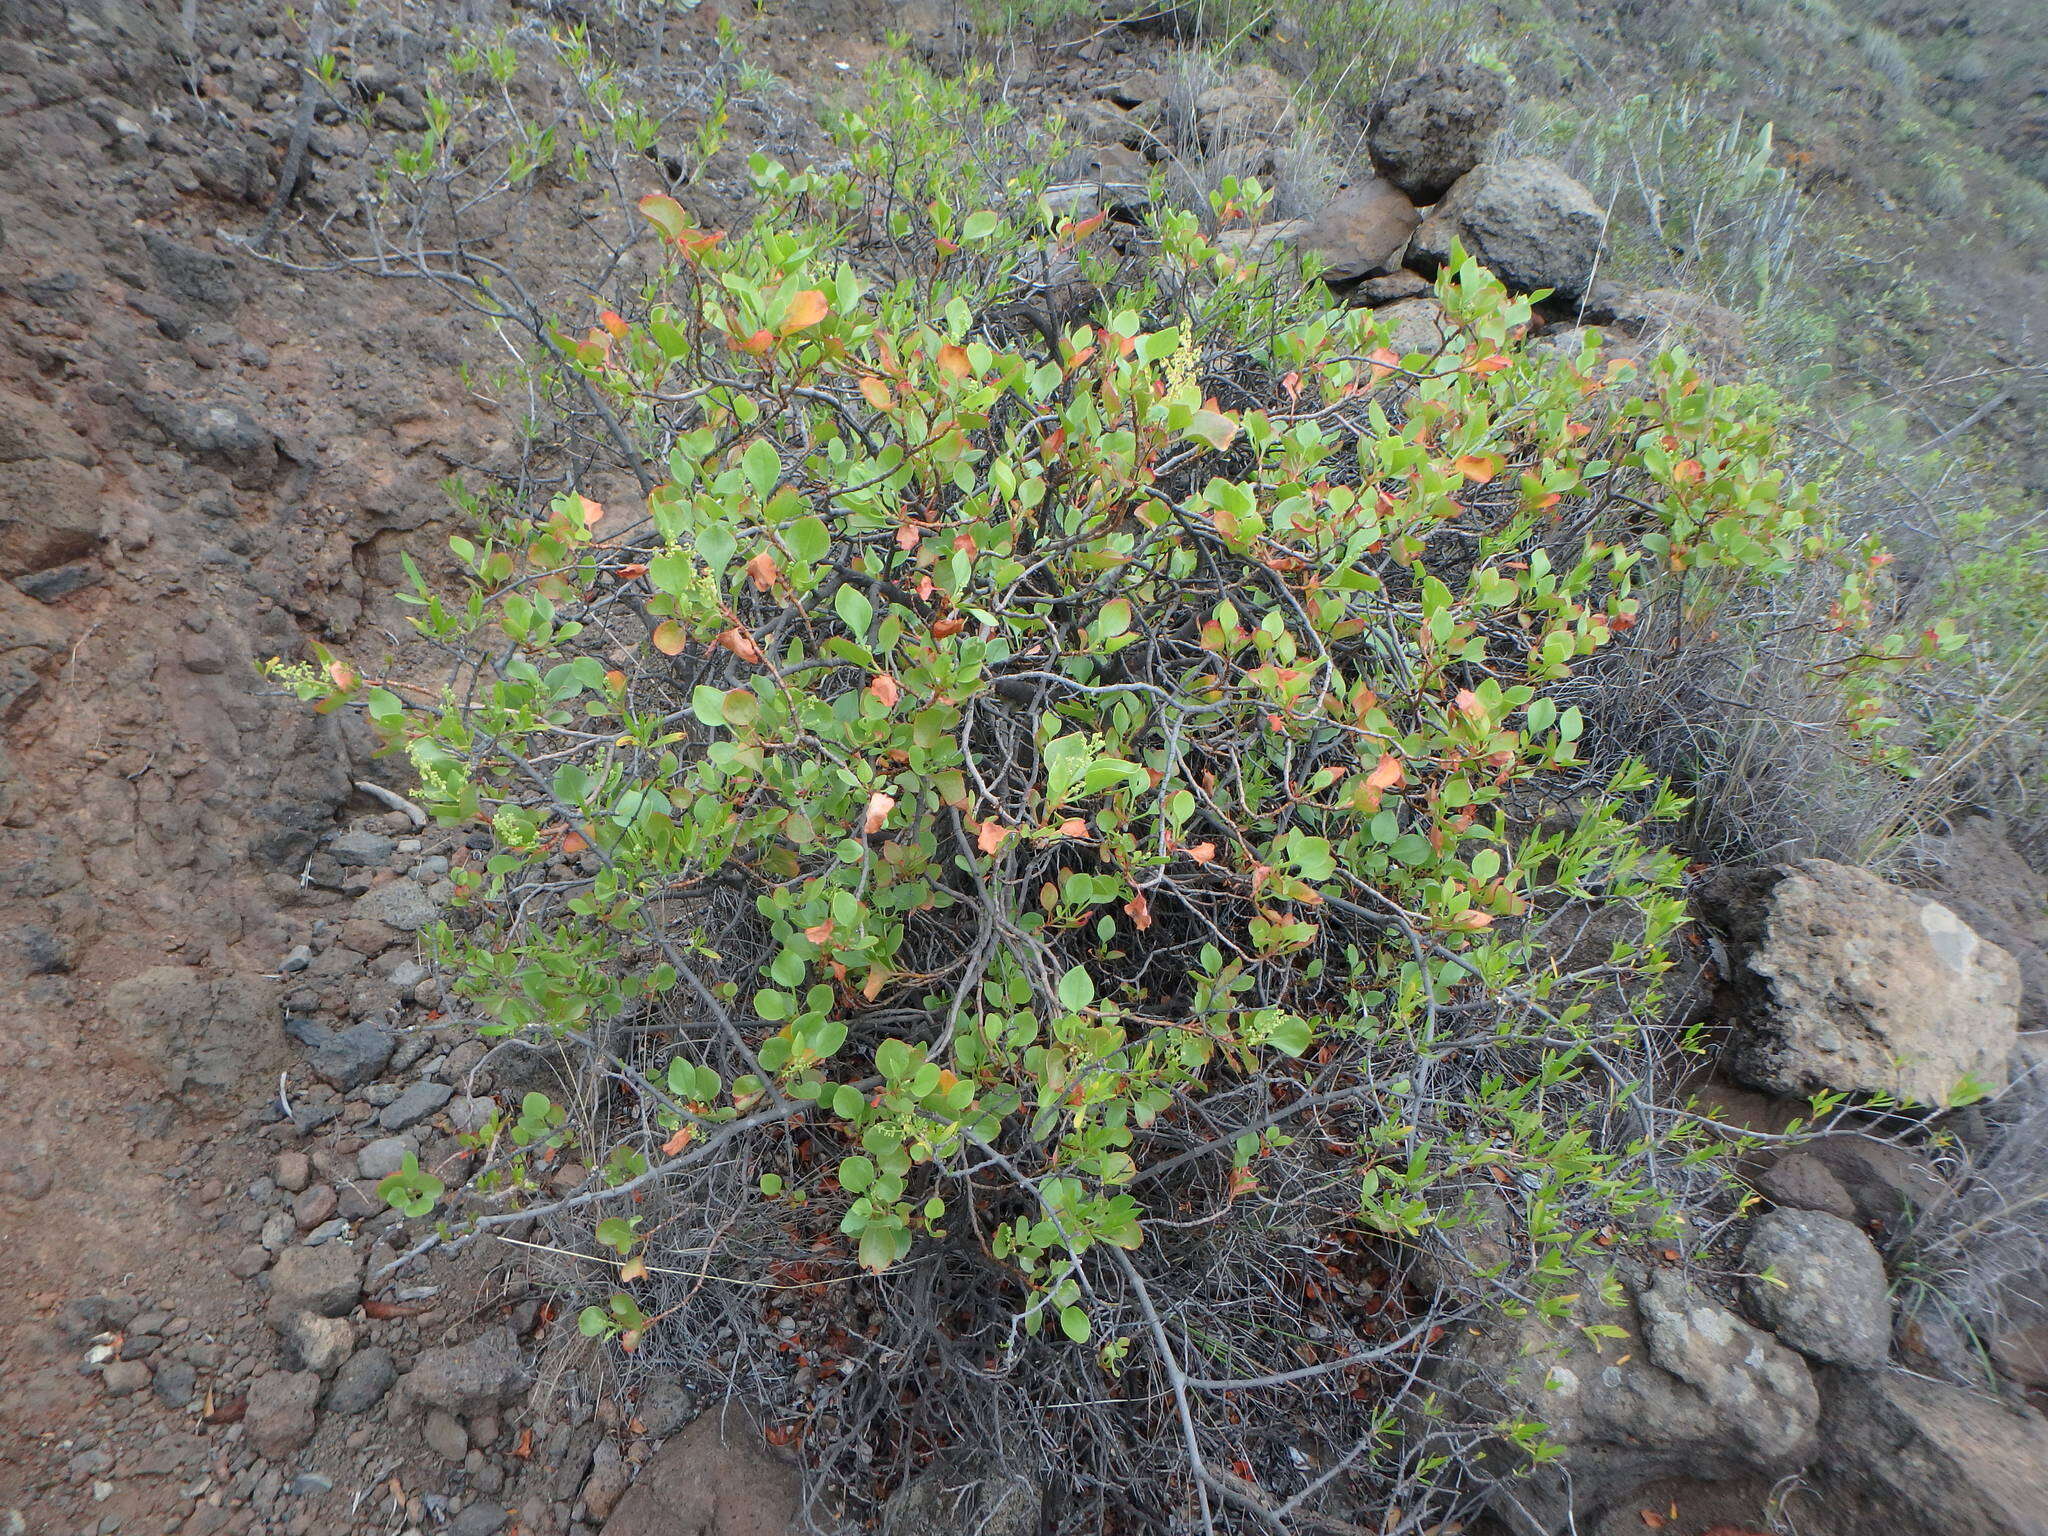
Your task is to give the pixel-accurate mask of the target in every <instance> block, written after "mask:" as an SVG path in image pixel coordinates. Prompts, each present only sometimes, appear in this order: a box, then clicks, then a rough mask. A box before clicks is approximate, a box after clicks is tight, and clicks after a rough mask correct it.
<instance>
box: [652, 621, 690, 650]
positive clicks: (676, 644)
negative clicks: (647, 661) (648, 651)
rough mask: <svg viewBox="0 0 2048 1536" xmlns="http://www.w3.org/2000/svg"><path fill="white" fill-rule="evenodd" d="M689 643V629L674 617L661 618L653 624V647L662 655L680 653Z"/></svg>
mask: <svg viewBox="0 0 2048 1536" xmlns="http://www.w3.org/2000/svg"><path fill="white" fill-rule="evenodd" d="M689 643H690V634H689V631H688V630H686V629H684V628H683V626H682V625H680V624H678V623H677V622H676V621H675V620H674V619H663V620H662V621H661V622H660V623H659V624H657V625H655V626H654V648H655V649H656V650H657V651H659V652H661V654H662V655H664V656H680V655H682V654H683V647H684V646H686V645H688V644H689Z"/></svg>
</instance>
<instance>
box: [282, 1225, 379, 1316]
mask: <svg viewBox="0 0 2048 1536" xmlns="http://www.w3.org/2000/svg"><path fill="white" fill-rule="evenodd" d="M362 1295H363V1256H362V1254H360V1253H358V1252H357V1251H356V1250H355V1249H354V1248H352V1247H351V1246H349V1245H348V1244H347V1243H332V1242H329V1243H320V1244H318V1245H317V1246H309V1245H304V1244H301V1245H297V1246H294V1247H290V1248H287V1249H285V1250H284V1252H282V1253H280V1254H279V1255H278V1256H277V1262H276V1263H275V1264H273V1265H272V1266H271V1269H270V1311H271V1315H272V1316H273V1317H279V1318H284V1317H289V1316H291V1315H292V1314H294V1313H297V1312H311V1313H315V1314H317V1315H318V1316H320V1317H346V1316H348V1314H349V1313H350V1312H352V1311H354V1310H355V1305H356V1303H357V1302H358V1301H360V1300H361V1299H362Z"/></svg>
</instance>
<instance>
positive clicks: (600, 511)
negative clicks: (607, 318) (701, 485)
mask: <svg viewBox="0 0 2048 1536" xmlns="http://www.w3.org/2000/svg"><path fill="white" fill-rule="evenodd" d="M605 313H606V314H608V315H611V313H612V312H611V311H610V310H606V311H605ZM612 318H613V319H614V320H618V318H619V317H618V316H617V315H612ZM619 323H620V324H621V325H623V324H625V322H624V321H623V320H620V321H619ZM576 501H577V504H578V505H579V506H580V507H582V509H583V526H584V527H586V528H592V527H595V526H596V525H597V524H598V523H599V522H601V521H602V520H603V518H604V503H603V502H599V501H592V500H591V499H590V498H589V497H588V496H578V497H577V498H576Z"/></svg>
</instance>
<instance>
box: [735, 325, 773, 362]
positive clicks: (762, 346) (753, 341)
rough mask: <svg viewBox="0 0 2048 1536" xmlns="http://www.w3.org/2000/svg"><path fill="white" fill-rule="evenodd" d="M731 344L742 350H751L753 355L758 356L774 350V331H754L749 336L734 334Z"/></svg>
mask: <svg viewBox="0 0 2048 1536" xmlns="http://www.w3.org/2000/svg"><path fill="white" fill-rule="evenodd" d="M733 345H734V346H736V347H738V348H739V349H740V350H741V351H742V352H751V353H753V354H754V356H756V357H760V356H762V355H764V354H765V353H768V352H770V351H773V350H774V347H775V333H774V332H773V331H768V330H760V331H756V332H754V334H753V335H751V336H735V337H734V338H733Z"/></svg>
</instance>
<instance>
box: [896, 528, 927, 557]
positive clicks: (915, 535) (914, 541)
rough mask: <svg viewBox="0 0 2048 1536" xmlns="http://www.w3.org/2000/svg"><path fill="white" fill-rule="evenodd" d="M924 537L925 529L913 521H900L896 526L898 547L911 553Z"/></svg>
mask: <svg viewBox="0 0 2048 1536" xmlns="http://www.w3.org/2000/svg"><path fill="white" fill-rule="evenodd" d="M923 538H924V530H923V529H921V528H919V527H918V526H917V524H915V523H912V522H903V523H899V524H898V525H897V527H896V547H897V548H898V549H900V550H902V551H903V553H904V554H906V555H907V554H909V553H910V552H911V551H912V550H913V549H915V548H917V546H918V544H919V542H920V541H921V540H922V539H923Z"/></svg>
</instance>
